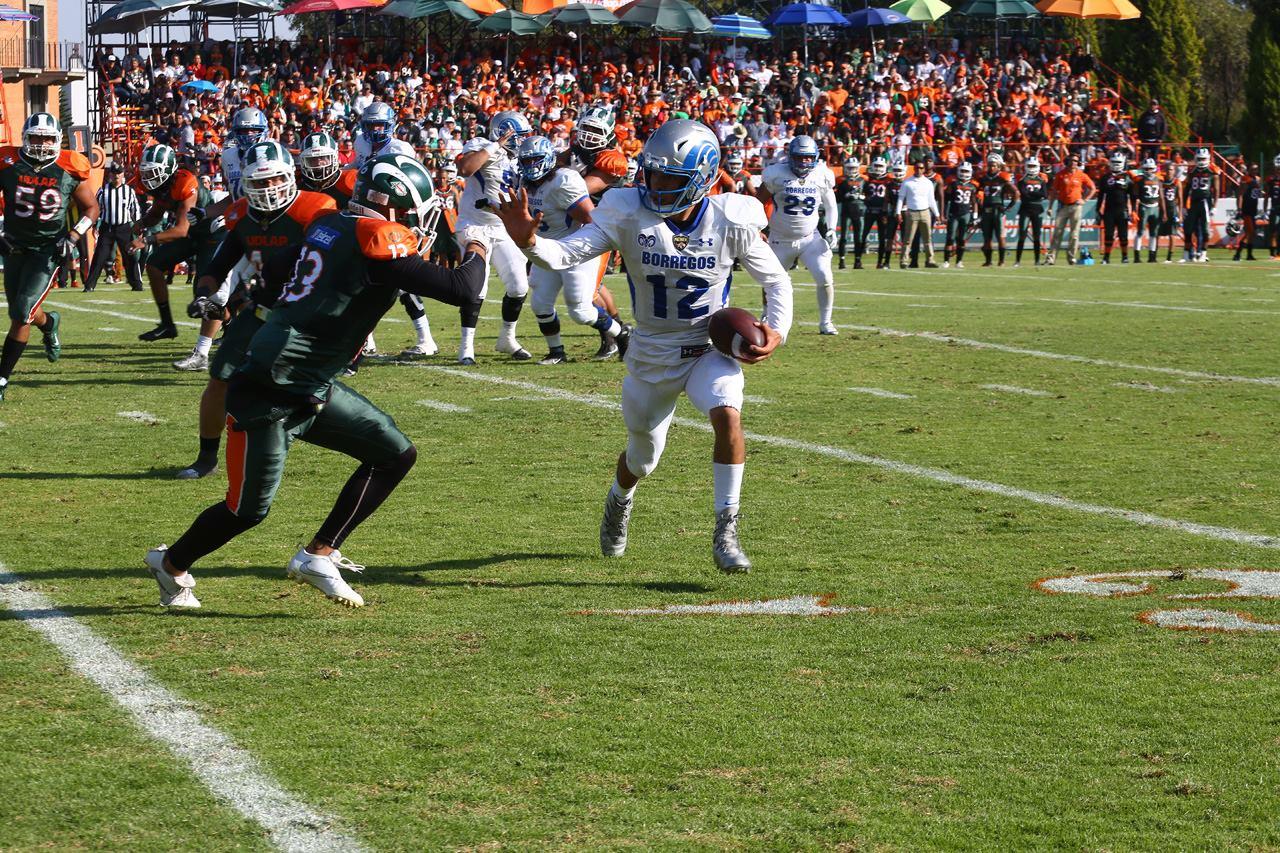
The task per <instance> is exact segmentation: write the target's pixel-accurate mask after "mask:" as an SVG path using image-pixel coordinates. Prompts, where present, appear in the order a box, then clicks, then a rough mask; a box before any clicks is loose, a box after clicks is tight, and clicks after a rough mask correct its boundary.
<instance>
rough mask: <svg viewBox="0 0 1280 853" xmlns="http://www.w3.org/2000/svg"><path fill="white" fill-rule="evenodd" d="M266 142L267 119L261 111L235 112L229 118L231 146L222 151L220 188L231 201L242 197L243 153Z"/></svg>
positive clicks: (254, 109)
mask: <svg viewBox="0 0 1280 853" xmlns="http://www.w3.org/2000/svg"><path fill="white" fill-rule="evenodd" d="M266 140H267V117H266V116H265V115H263V112H262V110H260V109H257V108H256V107H245V108H243V109H239V110H236V114H235V115H234V116H232V117H231V144H229V145H227V146H226V147H225V148H223V149H222V186H223V188H224V189H226V191H227V192H228V193H230V194H231V201H236V200H238V199H239V198H240V196H242V195H244V191H243V190H242V189H241V188H240V175H241V173H242V172H243V171H244V167H243V165H242V162H243V160H244V153H245V152H246V151H248V150H249V149H250V148H252V147H253V146H255V145H257V144H258V143H259V142H265V141H266Z"/></svg>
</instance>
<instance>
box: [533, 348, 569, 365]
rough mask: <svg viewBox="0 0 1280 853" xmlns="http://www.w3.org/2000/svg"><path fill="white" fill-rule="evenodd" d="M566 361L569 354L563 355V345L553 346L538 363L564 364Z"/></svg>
mask: <svg viewBox="0 0 1280 853" xmlns="http://www.w3.org/2000/svg"><path fill="white" fill-rule="evenodd" d="M568 361H569V356H567V355H565V352H564V347H553V348H552V349H551V352H549V353H547V354H546V357H544V358H543V359H542V360H541V361H539V362H538V364H544V365H547V366H550V365H553V364H566V363H567V362H568Z"/></svg>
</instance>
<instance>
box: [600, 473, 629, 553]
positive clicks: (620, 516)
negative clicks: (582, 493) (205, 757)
mask: <svg viewBox="0 0 1280 853" xmlns="http://www.w3.org/2000/svg"><path fill="white" fill-rule="evenodd" d="M631 504H632V500H631V498H620V497H618V496H617V495H615V494H614V493H613V489H610V490H609V494H607V495H605V498H604V517H603V518H601V519H600V553H601V554H603V555H604V556H606V557H621V556H622V555H623V554H624V553H625V552H626V550H627V524H628V523H629V522H630V521H631Z"/></svg>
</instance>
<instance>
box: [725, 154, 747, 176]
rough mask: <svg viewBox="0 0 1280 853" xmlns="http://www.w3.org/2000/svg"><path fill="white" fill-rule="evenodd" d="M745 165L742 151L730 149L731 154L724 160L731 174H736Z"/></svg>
mask: <svg viewBox="0 0 1280 853" xmlns="http://www.w3.org/2000/svg"><path fill="white" fill-rule="evenodd" d="M743 165H744V161H743V159H742V152H741V151H738V150H736V149H735V150H733V151H730V152H729V156H728V157H726V158H725V161H724V167H725V168H726V169H728V170H729V174H731V175H736V174H738V173H739V172H741V171H742V167H743Z"/></svg>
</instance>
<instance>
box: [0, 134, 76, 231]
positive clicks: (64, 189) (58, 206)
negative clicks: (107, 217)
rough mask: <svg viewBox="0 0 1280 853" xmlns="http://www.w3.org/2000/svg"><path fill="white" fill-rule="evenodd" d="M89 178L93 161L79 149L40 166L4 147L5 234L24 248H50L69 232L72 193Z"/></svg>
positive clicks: (0, 188) (0, 164)
mask: <svg viewBox="0 0 1280 853" xmlns="http://www.w3.org/2000/svg"><path fill="white" fill-rule="evenodd" d="M88 177H89V161H88V159H87V158H85V156H84V155H83V154H80V153H78V152H76V151H70V150H63V151H59V152H58V157H57V159H55V160H53V161H52V162H50V163H48V164H46V165H44V166H41V167H39V168H37V167H36V166H33V165H32V164H31V163H30V162H29V161H28V160H27V158H25V157H23V156H22V153H21V151H20V150H19V149H17V148H9V147H6V148H0V192H3V194H4V233H5V236H7V237H8V238H9V239H10V241H12V242H13V244H14V245H15V246H17V247H18V248H20V249H47V248H49V247H51V246H52V245H53V244H54V243H56V242H57V241H58V238H60V237H62V236H63V235H64V234H66V233H67V206H68V205H69V204H70V203H71V194H72V193H73V192H75V189H76V187H78V186H79V185H80V182H81V181H84V180H87V179H88Z"/></svg>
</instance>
